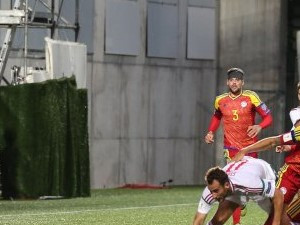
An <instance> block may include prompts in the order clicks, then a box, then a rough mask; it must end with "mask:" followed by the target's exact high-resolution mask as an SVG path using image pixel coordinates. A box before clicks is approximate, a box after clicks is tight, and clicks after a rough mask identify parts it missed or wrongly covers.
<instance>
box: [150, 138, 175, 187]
mask: <svg viewBox="0 0 300 225" xmlns="http://www.w3.org/2000/svg"><path fill="white" fill-rule="evenodd" d="M174 147H175V140H172V139H152V140H149V141H148V148H149V150H148V151H149V154H148V160H149V162H148V164H149V168H148V171H149V174H148V182H149V183H153V184H159V183H161V182H164V181H167V180H169V179H173V178H174Z"/></svg>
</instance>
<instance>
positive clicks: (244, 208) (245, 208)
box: [241, 205, 247, 217]
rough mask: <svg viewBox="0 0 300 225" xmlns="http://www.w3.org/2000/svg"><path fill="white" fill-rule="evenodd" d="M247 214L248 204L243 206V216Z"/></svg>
mask: <svg viewBox="0 0 300 225" xmlns="http://www.w3.org/2000/svg"><path fill="white" fill-rule="evenodd" d="M246 214H247V207H246V205H244V206H243V207H242V208H241V216H242V217H244V216H246Z"/></svg>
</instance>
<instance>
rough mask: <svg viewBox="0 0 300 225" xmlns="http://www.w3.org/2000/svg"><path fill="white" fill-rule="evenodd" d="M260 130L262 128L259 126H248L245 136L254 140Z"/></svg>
mask: <svg viewBox="0 0 300 225" xmlns="http://www.w3.org/2000/svg"><path fill="white" fill-rule="evenodd" d="M261 129H262V128H261V126H259V125H253V126H249V127H248V129H247V134H248V136H249V137H251V138H254V137H256V136H257V135H258V134H259V132H260V131H261Z"/></svg>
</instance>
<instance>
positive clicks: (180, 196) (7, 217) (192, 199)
mask: <svg viewBox="0 0 300 225" xmlns="http://www.w3.org/2000/svg"><path fill="white" fill-rule="evenodd" d="M202 189H203V188H201V187H195V186H193V187H191V186H186V187H170V188H168V189H102V190H93V191H92V195H91V197H88V198H71V199H56V200H13V199H11V200H0V224H1V225H2V224H3V225H4V224H5V225H6V224H7V225H8V224H20V225H25V224H45V225H46V224H47V225H48V224H49V225H50V224H51V225H54V224H62V225H74V224H86V225H92V224H101V225H120V224H122V225H125V224H126V225H127V224H128V225H150V224H151V225H171V224H172V225H181V224H192V221H193V217H194V214H195V212H196V209H197V204H198V199H199V197H200V194H201V192H202ZM215 209H216V206H215V207H214V210H213V211H212V212H211V213H210V214H209V216H208V218H209V217H211V216H212V214H213V212H214V211H215ZM265 218H266V214H265V213H264V212H263V211H262V210H261V209H260V208H259V207H258V206H257V205H256V204H255V203H252V202H251V203H249V204H248V210H247V215H246V216H245V217H243V218H242V224H245V225H259V224H263V222H264V220H265ZM231 223H232V221H231V219H230V220H229V221H228V222H227V223H226V224H228V225H230V224H231Z"/></svg>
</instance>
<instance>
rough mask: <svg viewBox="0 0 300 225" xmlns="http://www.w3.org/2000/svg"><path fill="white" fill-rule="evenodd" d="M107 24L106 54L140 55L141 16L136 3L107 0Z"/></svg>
mask: <svg viewBox="0 0 300 225" xmlns="http://www.w3.org/2000/svg"><path fill="white" fill-rule="evenodd" d="M105 22H106V25H105V52H106V53H109V54H121V55H138V54H139V46H140V45H139V43H140V16H139V8H138V4H137V2H136V1H127V0H125V1H124V0H123V1H122V0H107V1H106V20H105Z"/></svg>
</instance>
